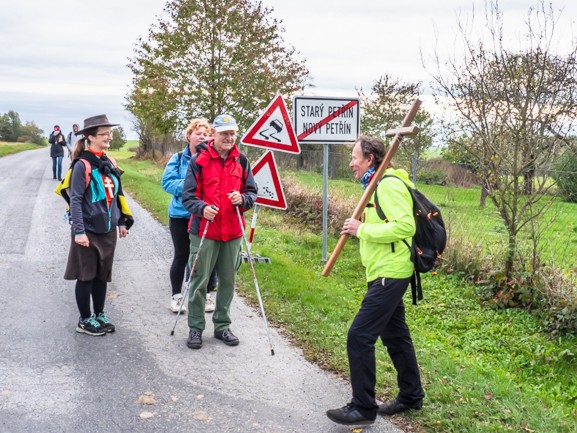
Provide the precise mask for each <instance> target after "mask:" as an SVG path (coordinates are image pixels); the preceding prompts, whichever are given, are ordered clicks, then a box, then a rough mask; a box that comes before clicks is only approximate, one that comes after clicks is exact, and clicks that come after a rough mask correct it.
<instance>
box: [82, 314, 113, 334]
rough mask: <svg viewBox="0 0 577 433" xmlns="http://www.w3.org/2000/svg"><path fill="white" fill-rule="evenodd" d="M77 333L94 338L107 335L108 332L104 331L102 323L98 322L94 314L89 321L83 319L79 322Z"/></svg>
mask: <svg viewBox="0 0 577 433" xmlns="http://www.w3.org/2000/svg"><path fill="white" fill-rule="evenodd" d="M76 332H79V333H81V334H87V335H93V336H99V335H105V334H106V331H105V330H104V328H103V327H102V325H101V324H100V322H98V320H96V317H95V316H94V314H93V315H92V316H90V317H89V318H87V319H83V318H82V317H81V318H80V319H79V320H78V325H77V326H76Z"/></svg>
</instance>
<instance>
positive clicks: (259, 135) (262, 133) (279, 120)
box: [240, 94, 301, 154]
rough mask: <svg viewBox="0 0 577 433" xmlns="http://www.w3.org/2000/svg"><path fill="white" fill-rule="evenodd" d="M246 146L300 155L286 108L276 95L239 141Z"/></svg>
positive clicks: (278, 95)
mask: <svg viewBox="0 0 577 433" xmlns="http://www.w3.org/2000/svg"><path fill="white" fill-rule="evenodd" d="M240 141H241V142H242V143H243V144H246V145H247V146H256V147H264V148H267V149H273V150H278V151H279V152H287V153H297V154H298V153H301V148H300V146H299V142H298V140H297V137H296V134H295V131H294V128H293V125H292V123H291V121H290V117H289V114H288V109H287V106H286V104H285V102H284V99H283V98H282V95H280V94H277V95H276V96H275V97H274V99H273V100H272V102H271V103H270V104H269V105H268V107H267V108H266V109H265V110H264V112H263V113H262V116H260V118H259V119H257V121H256V122H254V123H253V124H252V126H251V127H250V128H248V130H247V132H246V134H244V136H243V137H242V139H241V140H240Z"/></svg>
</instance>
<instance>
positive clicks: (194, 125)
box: [184, 117, 210, 142]
mask: <svg viewBox="0 0 577 433" xmlns="http://www.w3.org/2000/svg"><path fill="white" fill-rule="evenodd" d="M203 126H204V127H205V128H206V129H207V130H208V131H209V132H210V123H209V122H208V120H207V119H205V118H204V117H202V118H199V119H192V122H190V124H189V125H188V126H187V127H186V130H185V131H184V138H185V139H186V141H187V142H188V140H189V138H190V134H192V133H193V132H194V131H196V130H197V129H198V128H202V127H203Z"/></svg>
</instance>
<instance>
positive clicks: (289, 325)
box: [114, 151, 577, 433]
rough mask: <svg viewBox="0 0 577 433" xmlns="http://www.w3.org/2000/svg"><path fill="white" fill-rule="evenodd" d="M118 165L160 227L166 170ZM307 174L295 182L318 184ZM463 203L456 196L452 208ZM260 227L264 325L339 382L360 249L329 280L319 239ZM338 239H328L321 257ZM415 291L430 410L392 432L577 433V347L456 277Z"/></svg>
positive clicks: (384, 387) (386, 380) (358, 293)
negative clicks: (493, 305) (486, 299)
mask: <svg viewBox="0 0 577 433" xmlns="http://www.w3.org/2000/svg"><path fill="white" fill-rule="evenodd" d="M114 156H115V157H116V158H117V159H118V161H119V164H120V165H121V167H122V168H124V169H125V170H126V173H125V175H124V184H125V189H126V190H127V191H128V192H129V193H130V194H131V195H132V196H133V197H135V198H137V199H138V201H139V202H141V203H142V204H143V206H144V207H146V208H148V209H149V210H150V211H151V212H152V213H153V214H154V215H155V216H156V217H157V218H158V219H159V220H161V221H165V215H166V204H167V202H168V200H169V198H170V197H169V195H168V194H166V193H164V192H163V191H162V189H161V187H160V177H161V175H162V171H163V167H158V166H155V165H154V164H152V163H151V162H150V161H142V162H139V161H134V160H131V159H129V158H128V157H129V156H130V153H128V152H125V151H123V152H118V153H117V152H115V153H114ZM315 176H316V175H310V174H308V173H302V174H301V173H299V175H298V177H299V178H300V179H301V180H302V182H303V183H305V184H309V185H310V186H315V187H318V178H317V179H315ZM340 182H342V183H338V182H337V184H335V183H333V182H331V185H330V187H329V188H330V189H329V190H330V191H335V190H338V191H339V194H340V193H341V192H342V194H344V195H345V196H348V195H350V194H359V195H360V193H359V191H358V185H356V184H355V183H353V182H346V181H340ZM423 189H425V188H423ZM426 193H427V194H429V195H430V196H431V197H432V198H434V200H437V201H439V202H440V201H441V199H442V197H444V196H445V195H446V189H445V190H443V189H441V188H440V187H439V189H438V190H437V188H436V187H431V188H430V190H426ZM458 193H459V194H460V193H462V191H459V192H458ZM163 194H164V196H163ZM435 194H438V196H435ZM461 200H462V198H461V197H456V196H454V204H453V206H457V205H459V203H461ZM455 212H456V210H455ZM461 212H469V213H470V214H471V215H473V214H475V213H477V212H478V209H477V210H475V209H468V208H467V207H466V206H464V207H463V209H459V213H461ZM248 218H250V215H249V216H248ZM258 218H259V220H258V225H257V228H256V230H255V238H254V243H253V252H254V253H256V254H260V255H262V256H265V257H269V258H270V259H271V261H272V263H271V264H257V265H256V266H255V268H256V272H257V276H258V282H259V287H260V290H261V294H262V296H263V301H264V305H265V308H266V312H267V317H268V319H269V321H270V322H271V323H274V324H276V325H278V326H280V327H281V328H282V331H283V332H284V333H285V334H286V335H287V336H289V337H290V338H291V339H292V341H293V342H294V344H295V345H297V346H299V347H301V348H302V349H303V352H304V354H305V356H306V357H307V358H308V359H309V360H311V361H314V362H316V363H317V364H319V365H320V366H322V367H323V368H325V369H327V370H330V371H333V372H337V373H338V374H340V375H342V376H347V375H348V363H347V357H346V331H347V328H348V326H349V324H350V322H351V320H352V318H353V317H354V315H355V313H356V311H357V309H358V307H359V304H360V302H361V299H362V297H363V295H364V292H365V290H366V286H365V283H364V281H363V277H364V270H363V268H362V266H361V264H360V259H359V256H358V243H357V241H356V240H355V239H351V240H349V242H348V243H347V245H346V246H345V248H344V250H343V252H342V253H341V256H340V258H339V260H338V261H337V263H336V265H335V267H334V269H333V271H332V273H331V275H330V276H329V277H327V278H325V277H321V276H320V273H321V270H322V269H323V263H321V250H322V239H321V233H313V232H310V231H307V230H303V229H301V228H300V227H295V226H291V225H289V224H288V223H287V219H286V218H285V215H284V212H283V211H277V210H272V209H268V208H261V210H260V211H259V217H258ZM485 218H487V219H488V221H487V222H486V225H484V226H483V228H482V230H490V229H491V228H492V227H493V226H494V225H495V222H494V220H492V219H491V218H492V215H490V214H488V215H485ZM135 229H136V230H137V231H136V232H135V233H137V232H138V229H137V227H136V228H135ZM476 230H481V229H479V228H477V229H476ZM336 240H337V239H336V238H332V237H330V238H329V251H332V249H333V248H334V245H335V243H336ZM238 281H239V285H240V287H239V291H240V293H241V294H242V295H243V296H244V297H245V298H246V299H247V300H248V301H249V302H251V303H252V304H253V305H255V306H258V303H257V300H256V294H255V290H254V285H253V279H252V274H251V271H250V267H248V266H241V268H240V270H239V279H238ZM423 287H424V291H425V299H424V300H423V301H422V302H420V303H419V305H418V306H416V307H414V306H411V305H407V320H408V323H409V326H410V327H411V330H412V335H413V340H414V342H415V347H416V350H417V356H418V359H419V363H420V366H421V370H422V378H423V382H424V385H425V391H426V393H427V397H426V404H425V406H424V408H423V410H421V411H419V412H415V413H410V414H407V415H406V417H405V418H396V419H397V420H398V421H399V422H400V423H402V424H404V425H406V424H405V423H407V422H409V423H410V424H411V427H410V428H411V430H410V431H421V432H455V433H456V432H459V433H461V432H471V433H473V432H510V431H511V432H532V431H533V432H561V433H565V432H567V433H570V432H577V411H576V409H575V407H577V375H576V374H575V372H576V367H577V359H576V352H577V349H576V347H577V339H575V338H573V339H571V338H568V337H565V338H559V339H556V340H551V339H550V338H549V337H548V335H545V334H542V333H541V332H540V331H539V326H538V323H537V321H536V319H535V318H534V317H532V316H531V315H530V314H528V313H527V312H525V311H522V310H512V309H509V310H493V309H490V308H488V307H485V306H482V305H481V304H480V302H479V298H478V295H477V294H476V293H475V292H474V289H473V288H472V286H469V285H467V284H465V283H463V282H462V281H461V280H459V279H458V278H456V277H453V276H447V275H436V276H430V275H428V276H425V277H424V280H423ZM407 303H408V304H410V300H409V299H407ZM263 332H264V329H263ZM264 350H266V348H265V347H263V351H264ZM377 366H378V388H377V390H378V394H379V397H380V398H383V399H384V398H390V397H393V396H394V394H395V391H396V382H395V377H394V369H393V367H392V365H391V363H390V360H389V358H388V356H387V354H386V351H385V350H384V348H383V347H381V346H379V347H378V348H377ZM344 403H346V402H344V401H335V402H334V404H335V405H339V404H344Z"/></svg>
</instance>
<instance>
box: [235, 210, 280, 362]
mask: <svg viewBox="0 0 577 433" xmlns="http://www.w3.org/2000/svg"><path fill="white" fill-rule="evenodd" d="M235 207H236V214H237V216H238V223H239V224H240V229H241V230H242V238H243V239H244V245H245V246H246V254H247V256H248V262H249V263H250V270H251V271H252V279H253V281H254V287H255V289H256V295H257V297H258V303H259V305H260V311H261V313H262V318H263V320H264V327H265V329H266V336H267V338H268V344H269V345H270V354H271V355H272V356H274V348H273V345H272V341H271V339H270V333H269V330H268V322H267V320H266V314H265V312H264V306H263V304H262V298H261V296H260V290H259V288H258V281H257V279H256V272H255V271H254V263H253V261H252V256H251V255H250V247H249V245H248V241H247V240H246V233H245V231H244V226H243V225H242V218H241V216H240V210H238V206H235Z"/></svg>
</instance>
